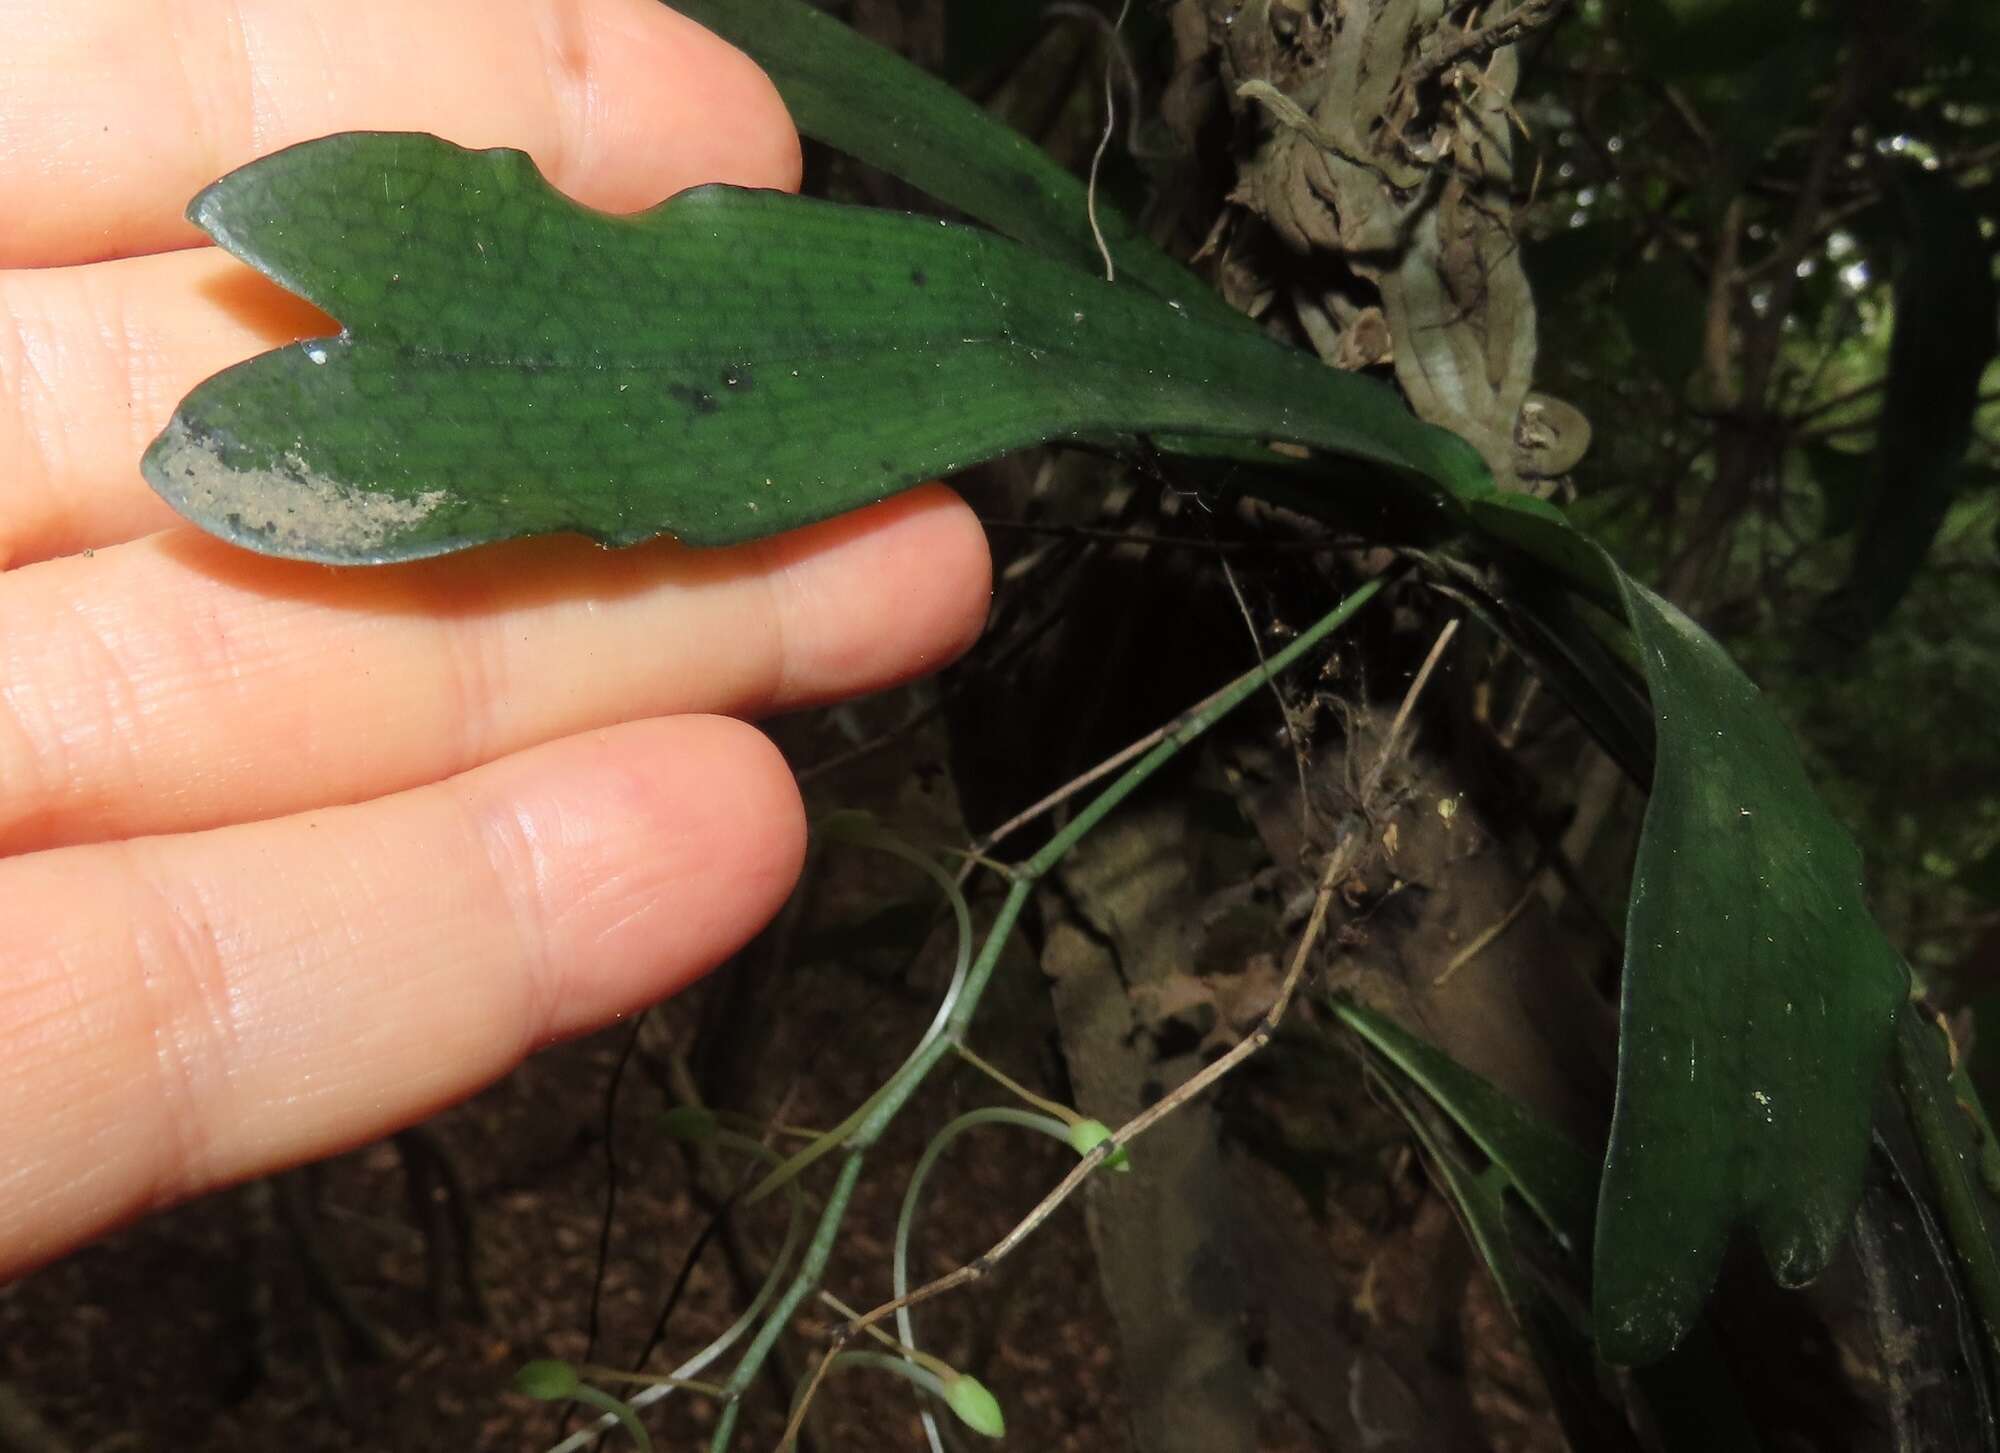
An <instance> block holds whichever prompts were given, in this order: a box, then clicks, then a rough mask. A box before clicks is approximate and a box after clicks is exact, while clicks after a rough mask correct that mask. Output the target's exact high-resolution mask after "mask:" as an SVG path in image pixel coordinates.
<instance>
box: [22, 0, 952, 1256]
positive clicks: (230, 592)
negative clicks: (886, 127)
mask: <svg viewBox="0 0 2000 1453" xmlns="http://www.w3.org/2000/svg"><path fill="white" fill-rule="evenodd" d="M0 21H4V22H5V24H4V30H5V33H6V34H7V35H8V36H9V37H10V43H9V46H8V47H7V48H6V49H5V51H4V52H0V197H4V198H5V199H6V202H5V207H4V216H0V566H4V567H11V568H8V569H7V570H6V573H5V574H0V1276H4V1275H6V1274H7V1273H8V1272H10V1271H19V1270H22V1269H24V1268H26V1267H29V1266H33V1265H35V1264H36V1263H38V1262H41V1261H45V1260H47V1259H49V1258H51V1257H53V1256H55V1255H58V1254H60V1253H61V1252H63V1251H64V1250H66V1249H68V1248H70V1247H73V1246H75V1245H76V1244H78V1243H79V1242H81V1241H84V1240H86V1239H88V1238H89V1237H91V1236H93V1235H95V1234H97V1233H99V1232H101V1231H103V1230H104V1229H106V1228H108V1227H110V1226H112V1225H115V1224H117V1223H119V1222H121V1221H123V1220H126V1219H129V1218H131V1217H133V1216H135V1215H138V1214H141V1213H143V1212H145V1211H148V1210H151V1209H154V1208H157V1207H160V1206H162V1205H166V1204H169V1203H171V1202H173V1201H176V1200H180V1199H184V1198H186V1197H188V1196H191V1195H194V1194H196V1193H198V1192H200V1191H202V1190H204V1189H207V1188H209V1187H213V1186H217V1185H221V1184H225V1183H228V1182H230V1181H233V1180H238V1179H242V1178H244V1177H247V1176H253V1175H256V1174H259V1173H261V1172H264V1171H268V1170H271V1169H274V1168H276V1167H278V1166H281V1165H285V1164H287V1163H290V1162H294V1161H298V1160H302V1159H306V1158H310V1157H313V1156H317V1155H322V1154H326V1153H329V1152H332V1151H336V1150H339V1149H342V1148H344V1147H347V1146H352V1145H354V1144H357V1143H360V1142H363V1141H366V1140H368V1139H371V1138H373V1137H375V1136H377V1135H380V1134H381V1133H383V1132H384V1131H387V1130H389V1129H392V1128H394V1127H396V1126H399V1125H402V1124H406V1123H408V1122H410V1121H413V1120H416V1119H418V1118H420V1117H422V1116H423V1115H425V1114H427V1113H429V1112H430V1111H432V1110H434V1109H436V1108H438V1107H440V1106H442V1105H445V1104H447V1103H449V1102H451V1101H452V1100H455V1099H457V1098H459V1097H461V1096H463V1095H465V1094H467V1093H469V1092H471V1091H472V1090H474V1089H476V1088H477V1087H478V1086H480V1085H481V1084H483V1083H485V1082H486V1081H488V1080H491V1079H492V1078H494V1077H495V1076H497V1075H499V1074H500V1073H502V1072H503V1071H505V1070H506V1069H507V1068H508V1067H510V1066H511V1065H512V1064H514V1063H515V1062H516V1061H517V1060H519V1059H520V1058H521V1057H522V1056H523V1055H524V1054H525V1053H527V1052H528V1051H530V1050H532V1049H534V1048H536V1047H537V1046H540V1045H543V1044H546V1043H548V1042H549V1041H551V1040H553V1039H557V1038H560V1037H563V1036H567V1035H574V1034H578V1033H582V1032H584V1031H586V1030H589V1029H592V1028H595V1027H597V1026H600V1025H602V1024H604V1023H606V1022H607V1021H609V1020H611V1019H613V1018H615V1017H617V1016H618V1015H621V1014H624V1013H627V1012H630V1011H632V1010H635V1009H637V1008H639V1007H640V1006H642V1005H644V1004H646V1003H649V1002H651V1001H652V1000H654V999H657V998H659V997H661V996H662V995H665V994H669V993H671V992H673V991H674V990H675V989H677V988H679V987H681V986H682V985H684V984H686V983H687V982H688V981H689V980H690V979H692V978H693V977H694V976H696V975H697V974H699V973H701V972H702V971H703V970H705V969H707V968H708V967H710V966H712V965H713V964H715V963H716V962H717V961H718V960H720V959H721V958H723V957H724V956H725V955H727V954H728V953H729V952H731V951H732V950H733V949H734V948H736V947H737V946H738V945H739V944H741V943H742V942H743V941H744V940H745V939H746V938H747V937H749V936H750V935H751V934H752V933H754V932H755V931H756V930H757V928H758V927H760V926H761V925H762V924H763V923H764V922H765V920H766V919H767V918H768V917H769V916H770V915H771V914H772V913H773V912H775V910H776V909H777V906H778V905H779V903H780V902H781V901H782V900H783V899H784V897H785V896H786V894H787V893H788V892H789V890H790V888H791V886H792V882H793V880H794V878H795V876H796V874H797V872H798V868H799V863H800V859H801V855H802V852H803V841H804V825H803V818H802V814H801V810H800V806H799V800H798V796H797V792H796V789H795V787H794V785H793V783H792V780H791V778H790V775H789V773H788V772H787V771H786V768H785V765H784V763H783V762H782V760H781V759H780V758H779V756H778V754H777V753H776V751H775V750H774V749H773V748H772V747H771V745H770V744H769V743H768V742H767V741H766V740H765V739H764V738H763V737H762V736H761V735H760V734H759V733H758V732H756V731H755V730H753V729H752V728H750V727H748V726H745V725H743V724H741V723H740V722H738V721H734V720H729V719H728V717H731V716H739V715H745V716H754V715H757V714H759V713H764V712H770V711H776V710H781V709H784V708H787V707H794V706H799V705H803V704H805V703H809V702H813V701H820V700H825V699H827V698H829V697H835V696H839V695H843V694H847V693H852V692H857V691H862V690H867V689H870V688H872V687H877V686H882V685H886V684H888V683H890V682H893V681H896V680H898V679H901V678H904V677H907V676H909V675H912V674H914V673H916V672H919V671H922V670H926V669H929V668H932V667H934V666H936V665H939V664H941V663H942V662H943V661H945V660H946V659H948V658H949V657H950V656H951V655H953V654H954V653H955V652H957V651H959V650H960V649H962V648H963V647H964V646H965V645H966V644H967V643H968V642H969V641H970V640H971V639H972V638H973V636H974V635H975V634H976V633H977V631H978V629H979V626H980V623H981V620H982V618H983V614H984V609H985V601H986V593H987V586H988V564H987V559H986V550H985V544H984V541H983V538H982V536H981V535H980V532H979V530H978V527H977V525H976V523H975V522H974V521H973V520H972V519H971V516H970V515H969V513H968V512H967V511H966V510H965V508H964V506H963V505H961V504H960V503H959V502H958V501H957V500H956V499H955V498H954V497H953V496H951V495H950V494H948V493H947V492H945V491H943V490H938V489H933V490H927V491H920V492H917V493H914V494H911V495H908V496H905V497H903V498H902V499H899V500H896V501H893V502H891V503H889V504H886V505H882V506H878V507H877V508H875V509H872V510H868V511H864V512H862V513H860V514H857V515H854V516H850V517H848V518H846V519H844V520H839V521H835V522H832V523H830V524H827V525H824V526H820V527H818V528H815V529H811V530H806V531H801V532H799V533H797V534H795V535H790V536H786V537H782V538H779V539H775V540H771V541H768V542H765V543H762V544H759V545H754V546H747V547H743V548H739V549H732V550H723V551H713V552H694V551H689V550H684V549H681V548H679V547H677V546H675V545H673V544H671V543H669V542H660V543H655V544H652V545H647V546H641V547H638V548H636V549H632V550H626V551H619V552H607V551H604V550H601V549H599V548H597V547H596V546H594V545H591V544H588V543H587V542H584V541H581V540H575V539H549V540H537V541H528V542H522V543H520V544H516V545H510V546H500V547H494V548H489V549H485V550H480V551H475V552H472V553H469V554H465V555H460V556H454V557H450V558H447V559H442V560H432V561H425V562H421V563H418V564H413V565H402V566H389V567H380V568H376V569H362V570H330V569H327V568H324V567H319V566H310V565H300V564H295V563H291V562H286V561H276V560H268V559H263V558H260V557H257V556H253V555H249V554H245V553H243V552H241V551H239V550H236V549H234V548H231V547H229V546H226V545H223V544H221V543H220V542H218V541H215V540H213V539H210V538H209V537H207V536H205V535H201V534H199V533H197V532H195V531H193V530H192V529H190V528H188V527H186V526H184V525H179V524H177V522H176V518H175V517H174V516H173V515H172V513H171V512H170V511H168V510H167V509H166V507H165V506H164V505H163V504H162V503H161V502H160V501H159V500H158V499H157V498H156V497H155V496H154V495H153V494H152V493H151V492H150V491H149V490H148V489H147V488H146V486H145V484H144V483H143V481H142V480H141V478H140V475H139V471H138V459H139V455H140V453H141V451H142V450H143V448H144V447H145V445H146V443H147V442H148V441H149V440H150V438H151V437H152V436H153V434H154V433H155V432H157V431H158V429H159V428H160V427H161V426H162V425H163V424H164V423H165V422H166V420H167V417H168V416H169V414H170V413H171V412H172V409H173V407H174V405H175V403H176V402H177V401H178V400H179V399H180V397H181V396H182V395H183V394H184V393H186V392H187V390H188V389H189V388H190V387H192V386H193V385H194V384H195V383H197V382H199V381H200V380H201V379H202V378H204V377H206V376H207V375H209V374H211V373H213V372H215V371H216V370H218V369H220V368H222V367H225V366H227V365H228V364H230V363H233V362H235V361H237V360H239V359H242V358H246V357H248V356H250V355H251V354H253V353H256V352H259V351H261V350H264V349H267V348H271V347H275V346H278V345H279V344H282V343H285V342H289V341H293V340H296V339H299V338H304V337H309V336H314V335H316V334H325V333H330V332H332V331H334V327H333V325H332V324H331V323H329V322H328V320H326V319H325V318H324V317H322V316H320V315H319V314H318V313H316V312H315V311H314V310H313V309H312V308H310V307H308V306H307V305H305V304H303V303H300V302H298V301H297V300H296V299H292V298H290V297H288V296H287V295H285V294H283V293H281V292H279V291H278V290H277V289H276V288H274V287H273V286H272V285H270V284H269V283H267V282H265V281H264V280H263V279H262V278H260V277H258V276H257V275H255V274H254V273H252V272H251V271H250V270H249V269H247V268H245V267H243V266H242V265H240V264H238V263H237V262H235V261H233V260H232V259H230V258H228V257H226V256H224V255H223V254H221V253H219V252H218V251H216V250H215V249H213V248H207V247H198V246H196V244H197V243H198V242H200V240H201V239H200V236H199V234H198V233H196V232H195V230H194V229H193V228H192V227H191V226H190V225H189V224H187V223H186V222H185V221H184V220H182V217H181V212H182V208H183V207H184V206H185V205H186V202H187V199H188V198H189V197H190V196H192V195H193V193H194V192H195V191H196V190H197V189H199V188H200V187H201V186H202V185H203V184H205V183H207V182H208V181H210V180H212V179H214V178H215V177H217V176H219V175H221V174H222V173H224V172H226V171H228V170H230V169H231V168H233V167H236V166H239V165H241V164H242V163H244V162H246V161H249V160H250V159H251V158H252V157H254V156H258V155H262V154H264V153H267V152H270V151H273V150H276V149H277V148H279V147H281V146H285V145H289V144H291V143H293V142H297V141H301V140H305V139H307V138H309V137H313V136H318V135H323V134H325V133H328V132H333V131H341V130H353V129H378V128H379V129H396V130H420V131H432V132H435V133H437V134H439V135H441V136H444V137H446V138H448V139H450V140H452V141H456V142H459V143H461V144H463V145H469V146H492V145H510V146H519V147H522V148H524V149H525V150H527V151H529V152H530V153H531V154H533V155H534V156H535V158H536V159H537V161H538V162H539V163H540V165H541V167H542V169H543V170H544V171H545V172H546V173H547V174H548V175H549V177H550V179H551V180H552V181H553V182H554V183H555V185H556V186H558V187H559V188H561V189H562V190H564V191H566V192H568V193H570V194H571V195H572V196H575V197H576V198H578V199H579V200H581V201H583V202H586V203H588V204H591V205H594V206H599V207H603V208H607V209H612V210H630V209H633V208H637V207H642V206H646V205H650V204H651V203H653V202H655V201H658V200H659V199H660V198H662V197H664V196H666V195H667V194H669V193H671V192H673V191H675V190H677V189H679V188H681V187H684V186H689V185H692V184H694V183H697V182H703V181H712V180H722V181H732V182H737V183H741V184H745V185H753V186H772V187H789V186H793V185H795V184H796V182H797V178H798V143H797V139H796V137H795V135H794V133H793V131H792V128H791V125H790V122H789V120H788V119H787V117H786V115H785V112H784V109H783V106H782V104H781V103H780V102H779V101H778V99H777V97H776V94H775V93H774V92H773V91H772V90H771V88H770V86H769V84H768V83H767V82H766V81H765V80H764V78H763V77H762V76H761V75H760V74H759V73H758V72H757V71H756V70H755V68H754V67H752V66H751V65H750V64H749V62H748V61H746V60H744V59H743V58H742V57H741V56H740V55H738V54H737V53H735V52H734V51H732V50H730V49H729V48H728V47H726V46H724V45H723V44H722V43H721V42H720V41H718V40H716V39H715V38H714V37H712V36H710V35H708V34H707V32H705V31H703V30H701V29H700V28H698V27H696V26H695V25H693V24H692V23H691V22H689V21H686V20H684V19H682V18H681V17H679V16H677V15H674V14H673V13H672V12H670V11H668V10H665V9H663V8H661V7H660V6H659V5H657V4H655V3H653V0H424V3H420V4H415V5H410V4H404V3H397V0H67V3H56V0H0ZM704 713H721V714H723V715H706V714H704Z"/></svg>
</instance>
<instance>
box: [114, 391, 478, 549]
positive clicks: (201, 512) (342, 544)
mask: <svg viewBox="0 0 2000 1453" xmlns="http://www.w3.org/2000/svg"><path fill="white" fill-rule="evenodd" d="M142 468H143V469H144V471H145V475H146V479H147V481H148V482H149V483H151V484H152V486H153V488H154V490H156V491H157V492H158V493H159V495H160V497H161V498H162V499H164V500H165V501H166V502H167V503H168V504H170V505H172V506H173V507H174V508H175V509H176V510H178V511H180V513H181V514H183V515H185V516H186V517H187V518H188V519H190V520H192V521H193V522H194V523H195V524H197V525H200V526H201V527H202V528H203V529H205V530H208V531H211V532H212V533H214V534H217V535H220V536H222V537H223V538H224V539H226V540H229V541H231V542H232V543H234V544H238V545H241V546H243V547H244V548H246V549H250V550H256V551H258V552H260V553H262V554H266V555H281V556H285V557H287V558H290V559H296V560H316V561H319V562H321V563H323V564H335V565H338V564H354V563H360V562H364V561H365V562H376V561H383V560H388V559H401V558H406V557H409V556H414V555H423V554H433V553H436V550H437V549H439V548H449V547H448V546H432V547H430V548H426V549H421V550H414V551H400V550H395V549H393V548H391V547H392V545H393V542H394V541H395V540H396V538H397V537H398V536H401V535H404V534H406V533H408V532H410V531H412V530H415V529H416V528H417V527H419V526H421V525H422V524H423V523H424V522H425V521H426V520H428V519H429V518H430V517H431V516H432V515H433V514H434V513H436V512H437V511H438V510H439V509H441V508H443V507H444V506H445V505H446V504H448V503H450V502H451V496H450V495H449V494H448V493H447V492H446V491H444V490H441V489H427V490H424V491H422V492H421V493H419V494H417V495H415V496H413V497H406V496H402V495H395V494H389V493H386V492H383V491H378V490H372V489H366V488H362V487H359V486H356V485H352V484H348V483H345V482H343V481H341V480H337V479H332V478H328V477H326V476H325V475H322V474H320V473H319V472H317V471H316V470H314V469H313V468H312V467H311V466H310V465H308V464H307V463H306V462H305V461H304V460H303V459H302V458H300V457H298V456H297V455H296V454H292V455H287V456H285V457H284V459H283V460H281V461H280V467H278V468H262V469H259V468H250V469H241V468H237V467H235V466H233V465H231V464H229V463H227V462H226V461H225V460H224V459H223V457H222V454H221V451H220V450H219V449H218V448H217V447H216V446H215V443H214V440H213V436H209V435H205V434H204V433H202V432H201V431H200V430H198V429H195V428H192V427H190V426H189V424H188V422H187V421H186V420H185V419H184V418H182V417H180V416H179V415H176V416H175V417H174V419H173V420H172V422H170V423H169V424H168V425H167V427H166V429H165V430H164V431H162V433H161V434H160V436H159V438H157V439H155V440H154V441H153V443H152V446H151V447H150V448H149V449H147V451H146V455H145V459H144V460H143V461H142Z"/></svg>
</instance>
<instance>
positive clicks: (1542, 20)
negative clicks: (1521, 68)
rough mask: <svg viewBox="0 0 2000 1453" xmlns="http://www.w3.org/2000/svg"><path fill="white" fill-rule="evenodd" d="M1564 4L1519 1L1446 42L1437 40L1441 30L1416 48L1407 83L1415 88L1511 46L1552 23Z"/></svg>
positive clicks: (1557, 0) (1558, 1)
mask: <svg viewBox="0 0 2000 1453" xmlns="http://www.w3.org/2000/svg"><path fill="white" fill-rule="evenodd" d="M1567 3H1568V0H1521V3H1520V4H1519V5H1516V6H1515V7H1514V8H1513V9H1512V10H1510V11H1508V12H1507V13H1506V14H1505V15H1503V16H1501V17H1500V18H1499V19H1498V20H1496V21H1494V22H1493V23H1492V24H1491V25H1482V26H1480V27H1479V29H1477V30H1462V31H1460V32H1459V33H1458V34H1457V35H1455V36H1453V37H1451V39H1449V40H1441V39H1439V35H1440V32H1441V30H1442V27H1440V29H1439V30H1434V31H1432V32H1431V33H1430V34H1429V35H1428V36H1426V37H1425V38H1424V42H1423V44H1422V45H1420V46H1418V47H1417V58H1416V60H1415V61H1414V62H1412V63H1411V66H1410V80H1411V82H1412V83H1413V84H1415V85H1422V84H1423V83H1424V82H1425V81H1428V80H1429V79H1430V78H1431V77H1432V76H1435V75H1437V74H1438V73H1439V72H1441V71H1446V70H1449V69H1450V68H1451V67H1453V66H1455V65H1457V64H1458V63H1459V62H1460V61H1465V60H1479V59H1481V58H1482V57H1485V56H1489V55H1491V54H1492V53H1493V52H1494V51H1496V50H1500V49H1502V48H1503V47H1506V46H1510V45H1512V44H1514V42H1515V41H1517V40H1520V39H1521V38H1522V37H1523V36H1526V35H1529V34H1531V33H1532V32H1534V31H1537V30H1540V29H1541V28H1542V27H1543V26H1545V25H1547V24H1549V23H1550V22H1551V21H1553V20H1554V19H1555V18H1556V17H1557V16H1558V15H1560V14H1561V13H1562V8H1563V6H1564V5H1566V4H1567Z"/></svg>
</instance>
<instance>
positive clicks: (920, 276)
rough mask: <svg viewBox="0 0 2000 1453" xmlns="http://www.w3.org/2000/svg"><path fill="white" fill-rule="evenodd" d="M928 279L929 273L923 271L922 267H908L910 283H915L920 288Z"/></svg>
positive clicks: (927, 282)
mask: <svg viewBox="0 0 2000 1453" xmlns="http://www.w3.org/2000/svg"><path fill="white" fill-rule="evenodd" d="M930 280H931V278H930V274H929V273H927V272H925V271H924V270H923V269H922V268H920V267H913V268H911V269H910V281H911V282H912V283H915V284H916V285H917V286H918V287H920V288H921V287H925V286H927V285H928V284H929V283H930Z"/></svg>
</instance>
